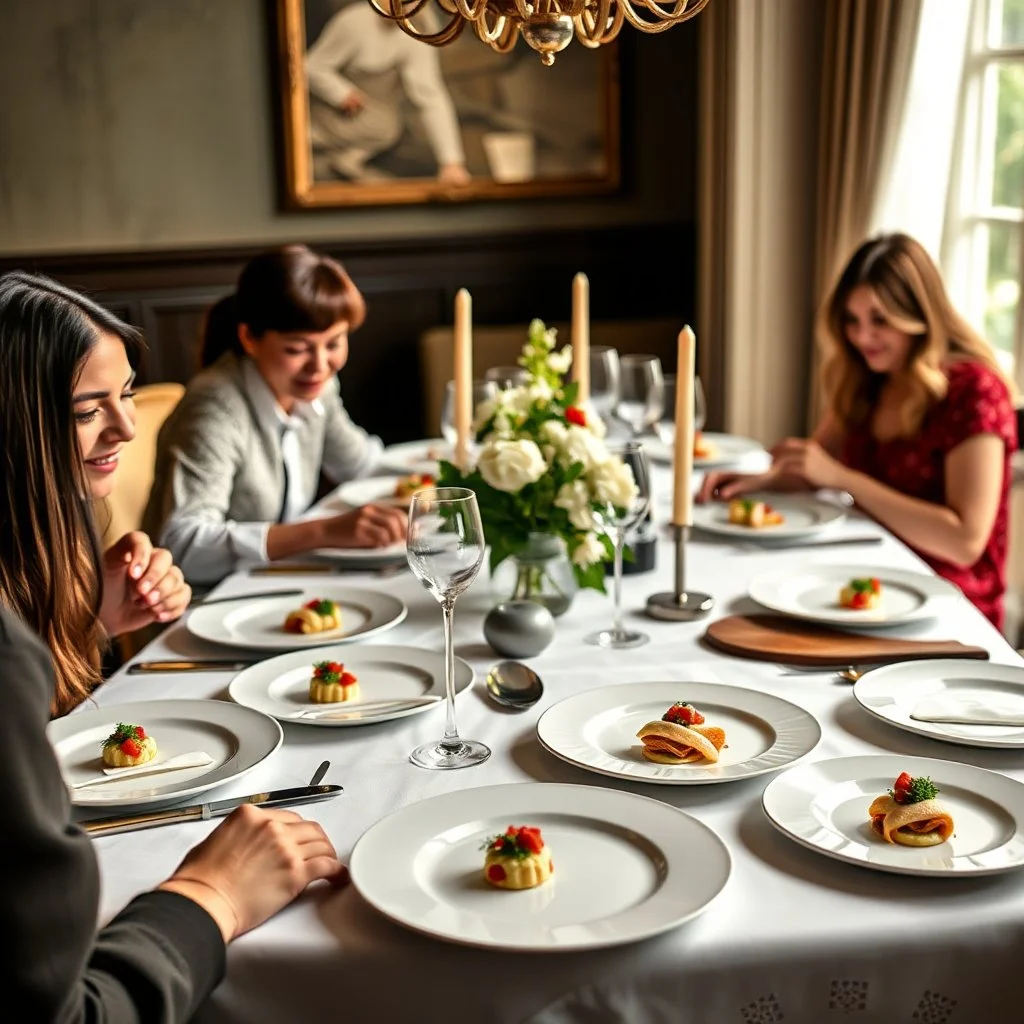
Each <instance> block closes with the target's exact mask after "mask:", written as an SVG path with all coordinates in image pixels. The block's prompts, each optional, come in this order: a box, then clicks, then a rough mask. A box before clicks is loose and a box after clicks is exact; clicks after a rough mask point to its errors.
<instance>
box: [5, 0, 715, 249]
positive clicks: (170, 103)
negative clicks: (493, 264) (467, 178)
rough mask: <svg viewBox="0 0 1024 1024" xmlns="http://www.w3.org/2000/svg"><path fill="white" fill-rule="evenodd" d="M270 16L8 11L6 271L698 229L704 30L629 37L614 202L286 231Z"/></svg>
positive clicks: (106, 5)
mask: <svg viewBox="0 0 1024 1024" xmlns="http://www.w3.org/2000/svg"><path fill="white" fill-rule="evenodd" d="M270 6H271V2H270V0H268V2H267V3H264V2H263V0H0V256H17V255H19V254H28V253H32V254H46V253H85V252H102V251H135V250H160V249H175V248H193V247H203V246H231V245H248V244H263V243H273V242H280V241H292V240H295V239H297V238H301V239H302V240H305V241H311V242H315V241H317V240H328V239H329V240H332V241H335V242H344V241H346V240H367V239H390V238H409V237H429V236H432V235H433V236H437V235H450V234H462V235H472V234H482V233H485V232H488V233H494V232H497V233H501V232H505V231H509V232H512V231H528V230H543V229H554V228H579V227H586V226H596V225H598V224H600V225H601V226H612V225H631V224H644V223H656V222H657V223H673V222H679V221H688V220H692V219H693V218H694V217H695V208H694V206H695V204H694V191H695V186H694V177H695V171H696V168H695V166H694V164H695V154H696V150H697V125H696V109H697V105H696V96H695V88H696V69H695V67H694V61H695V60H696V53H697V46H696V42H697V40H696V37H697V34H698V32H699V18H698V19H695V20H694V21H690V22H687V23H685V24H683V25H681V26H677V27H675V28H673V29H671V30H670V31H668V32H666V33H663V34H661V35H657V36H648V35H641V34H640V33H637V32H635V31H634V30H633V29H630V28H629V27H628V26H627V27H626V28H624V29H623V33H622V37H623V69H624V71H623V96H624V104H625V105H624V109H623V128H624V131H623V163H624V172H625V185H624V188H623V191H622V194H621V195H619V196H615V197H610V198H604V199H591V200H583V199H580V200H574V201H565V200H557V201H556V200H547V201H526V200H516V201H507V202H504V203H493V202H492V203H475V204H467V205H461V206H455V207H446V208H444V209H440V208H435V207H427V206H419V207H417V206H396V207H390V208H389V207H380V208H372V209H366V208H351V209H346V210H340V211H331V212H317V213H283V212H281V211H280V209H279V206H278V198H277V196H278V184H277V170H276V161H275V138H274V112H275V108H276V100H275V98H274V96H273V91H272V87H271V80H272V76H271V60H270V45H269V42H268V32H269V20H268V17H267V13H268V8H269V7H270ZM627 37H628V38H627ZM480 45H483V44H480ZM518 45H520V46H525V44H524V43H522V42H520V43H519V44H518ZM572 45H577V44H575V43H573V44H572Z"/></svg>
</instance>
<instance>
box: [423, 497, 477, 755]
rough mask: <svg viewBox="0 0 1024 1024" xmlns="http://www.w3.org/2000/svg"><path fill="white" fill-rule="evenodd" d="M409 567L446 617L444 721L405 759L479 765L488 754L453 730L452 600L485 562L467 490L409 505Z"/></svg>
mask: <svg viewBox="0 0 1024 1024" xmlns="http://www.w3.org/2000/svg"><path fill="white" fill-rule="evenodd" d="M407 558H408V559H409V567H410V568H411V569H412V571H413V574H414V575H415V576H416V578H417V579H418V580H419V581H420V582H421V583H422V584H423V585H424V586H425V587H426V588H427V590H429V591H430V592H431V594H433V595H434V597H436V598H437V600H438V602H439V603H440V605H441V612H442V615H443V618H444V689H445V695H446V699H447V707H448V712H447V718H446V720H445V728H444V738H443V739H441V740H439V741H436V742H433V743H424V744H423V745H422V746H419V747H417V748H416V749H415V750H414V751H413V752H412V753H411V754H410V755H409V760H410V761H412V763H413V764H415V765H418V766H419V767H420V768H466V767H468V766H469V765H472V764H480V762H481V761H486V760H487V758H489V757H490V756H491V750H490V748H489V747H487V746H485V745H484V744H483V743H479V742H477V741H476V740H464V739H460V738H459V733H458V730H457V729H456V728H455V650H454V643H453V636H452V625H453V618H454V615H455V601H456V599H457V598H458V596H459V595H460V594H461V593H462V592H463V591H464V590H466V589H467V588H468V587H469V585H470V584H471V583H472V582H473V580H475V579H476V576H477V573H478V572H479V571H480V566H481V565H482V564H483V560H484V527H483V523H482V522H481V521H480V509H479V507H478V506H477V503H476V494H475V493H474V492H473V491H471V490H469V489H468V488H466V487H427V488H425V489H424V490H421V491H416V492H415V494H413V496H412V503H411V504H410V506H409V527H408V548H407Z"/></svg>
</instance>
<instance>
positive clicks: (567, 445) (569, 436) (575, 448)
mask: <svg viewBox="0 0 1024 1024" xmlns="http://www.w3.org/2000/svg"><path fill="white" fill-rule="evenodd" d="M607 459H608V449H607V448H606V447H605V446H604V444H603V443H602V442H601V441H600V439H599V438H596V437H594V435H593V434H592V433H591V432H590V431H589V430H588V429H587V428H586V427H580V426H577V425H576V424H575V423H574V424H572V425H571V426H569V427H567V428H566V431H565V440H564V441H563V443H562V454H561V456H560V458H559V461H560V462H561V463H562V464H563V465H565V466H571V465H572V464H573V463H574V462H582V463H583V472H584V473H589V472H590V470H591V469H592V468H593V467H594V466H596V465H598V464H599V463H602V462H605V461H607Z"/></svg>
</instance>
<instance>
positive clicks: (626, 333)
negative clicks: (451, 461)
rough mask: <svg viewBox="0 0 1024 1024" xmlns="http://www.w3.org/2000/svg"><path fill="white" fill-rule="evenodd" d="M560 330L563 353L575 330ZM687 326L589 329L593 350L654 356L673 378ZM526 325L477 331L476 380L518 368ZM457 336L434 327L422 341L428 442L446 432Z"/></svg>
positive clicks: (601, 324)
mask: <svg viewBox="0 0 1024 1024" xmlns="http://www.w3.org/2000/svg"><path fill="white" fill-rule="evenodd" d="M548 326H549V327H555V328H557V330H558V347H559V348H561V347H562V345H568V344H569V341H570V337H571V334H570V326H569V324H567V323H550V324H548ZM683 326H684V324H683V321H682V320H672V319H661V320H595V321H593V322H591V325H590V344H591V345H610V346H611V347H612V348H616V349H618V350H619V352H620V353H622V354H623V355H629V354H640V353H650V354H651V355H656V356H658V357H659V358H660V359H661V362H662V366H663V367H664V369H665V372H666V373H670V372H674V370H675V362H676V342H677V339H678V337H679V332H680V331H681V330H682V328H683ZM526 332H527V325H526V324H523V325H522V326H518V325H515V324H513V325H510V326H500V327H494V326H476V325H474V326H473V376H474V377H483V375H484V371H486V370H489V369H490V368H491V367H492V366H509V365H514V364H515V362H516V360H518V358H519V354H520V353H521V352H522V349H523V345H524V343H525V342H526ZM453 348H454V332H453V330H452V328H451V327H431V328H430V329H429V330H427V331H424V332H423V334H421V335H420V367H421V373H422V380H423V407H424V415H425V416H426V423H424V430H425V435H424V436H426V437H437V436H439V434H440V429H441V405H442V403H443V402H444V389H445V385H446V384H447V383H448V381H450V380H451V379H452V373H453V372H454V371H453V359H452V349H453Z"/></svg>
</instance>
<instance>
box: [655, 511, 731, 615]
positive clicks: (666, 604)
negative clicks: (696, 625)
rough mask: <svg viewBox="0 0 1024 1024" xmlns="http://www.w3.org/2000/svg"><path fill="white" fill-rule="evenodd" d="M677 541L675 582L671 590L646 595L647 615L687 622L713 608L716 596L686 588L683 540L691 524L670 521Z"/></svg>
mask: <svg viewBox="0 0 1024 1024" xmlns="http://www.w3.org/2000/svg"><path fill="white" fill-rule="evenodd" d="M672 533H673V535H674V536H675V542H676V585H675V590H674V591H665V592H664V593H661V594H651V596H650V597H649V598H647V614H648V615H650V616H651V618H654V619H669V620H671V621H673V622H689V621H692V620H693V619H699V618H702V617H703V616H705V615H707V614H708V612H710V611H711V609H712V608H714V607H715V599H714V598H713V597H712V596H711V595H710V594H703V593H701V592H700V591H699V590H687V589H686V542H687V541H688V540H689V539H690V527H689V526H678V525H676V524H675V523H673V524H672Z"/></svg>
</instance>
